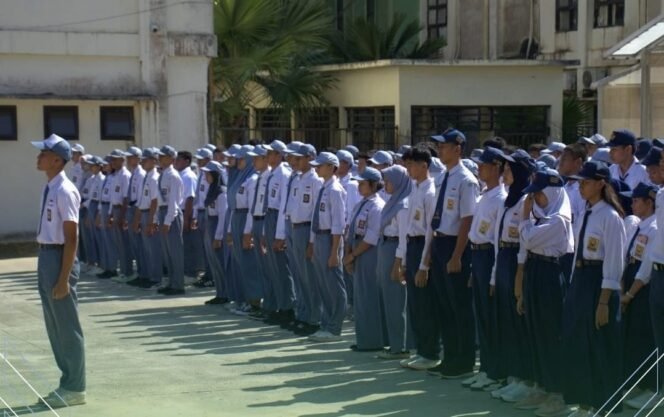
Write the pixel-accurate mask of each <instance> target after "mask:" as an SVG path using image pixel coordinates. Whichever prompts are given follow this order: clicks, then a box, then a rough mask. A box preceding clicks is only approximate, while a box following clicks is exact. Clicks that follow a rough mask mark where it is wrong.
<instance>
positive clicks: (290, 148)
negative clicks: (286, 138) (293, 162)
mask: <svg viewBox="0 0 664 417" xmlns="http://www.w3.org/2000/svg"><path fill="white" fill-rule="evenodd" d="M302 145H304V143H302V142H298V141H293V142H291V143H289V144H288V145H286V153H290V154H292V153H295V152H297V151H298V150H300V146H302Z"/></svg>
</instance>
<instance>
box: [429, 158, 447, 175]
mask: <svg viewBox="0 0 664 417" xmlns="http://www.w3.org/2000/svg"><path fill="white" fill-rule="evenodd" d="M444 171H445V165H443V163H442V162H441V160H440V159H439V158H436V157H433V158H431V165H429V173H430V174H431V175H434V176H436V175H438V174H440V173H442V172H444Z"/></svg>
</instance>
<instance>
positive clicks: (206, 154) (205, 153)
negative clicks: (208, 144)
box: [194, 148, 212, 159]
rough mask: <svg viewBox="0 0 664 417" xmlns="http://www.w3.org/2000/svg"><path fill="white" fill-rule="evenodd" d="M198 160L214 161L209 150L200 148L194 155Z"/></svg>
mask: <svg viewBox="0 0 664 417" xmlns="http://www.w3.org/2000/svg"><path fill="white" fill-rule="evenodd" d="M194 158H196V159H212V151H211V150H210V149H209V148H200V149H199V150H198V151H196V155H194Z"/></svg>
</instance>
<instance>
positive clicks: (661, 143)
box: [652, 138, 664, 149]
mask: <svg viewBox="0 0 664 417" xmlns="http://www.w3.org/2000/svg"><path fill="white" fill-rule="evenodd" d="M652 146H657V147H658V148H660V149H664V139H657V138H655V139H653V140H652Z"/></svg>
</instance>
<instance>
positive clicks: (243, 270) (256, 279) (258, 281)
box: [231, 209, 263, 301]
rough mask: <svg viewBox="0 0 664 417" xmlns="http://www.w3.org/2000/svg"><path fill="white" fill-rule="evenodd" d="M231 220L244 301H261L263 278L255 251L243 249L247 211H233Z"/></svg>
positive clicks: (234, 254)
mask: <svg viewBox="0 0 664 417" xmlns="http://www.w3.org/2000/svg"><path fill="white" fill-rule="evenodd" d="M232 216H233V217H232V218H231V233H232V235H233V256H234V257H235V260H236V262H237V264H238V267H239V269H238V270H237V271H236V273H237V275H236V279H237V280H238V281H239V282H240V283H241V285H242V291H243V294H244V297H245V299H244V300H243V301H253V300H260V299H262V298H263V278H261V276H260V272H259V268H258V258H257V257H256V252H254V250H253V249H243V248H242V236H243V235H244V225H245V222H246V220H247V210H246V209H239V210H233V215H232Z"/></svg>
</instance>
